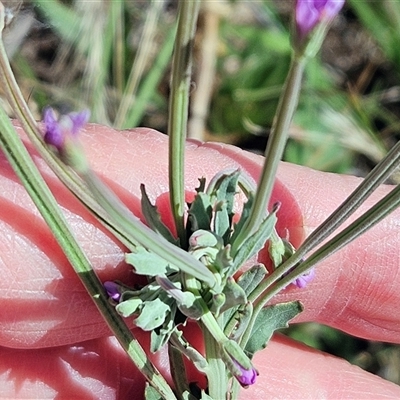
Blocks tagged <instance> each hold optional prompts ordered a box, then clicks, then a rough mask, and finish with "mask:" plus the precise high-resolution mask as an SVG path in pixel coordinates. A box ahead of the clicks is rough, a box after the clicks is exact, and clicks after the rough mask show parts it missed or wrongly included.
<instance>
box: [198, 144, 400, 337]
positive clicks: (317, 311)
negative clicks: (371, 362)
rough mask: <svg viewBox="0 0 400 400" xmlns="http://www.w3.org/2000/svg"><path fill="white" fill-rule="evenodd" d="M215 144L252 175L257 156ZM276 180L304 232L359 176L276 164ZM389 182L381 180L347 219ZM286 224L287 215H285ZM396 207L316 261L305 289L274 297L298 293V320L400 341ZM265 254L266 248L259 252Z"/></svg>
mask: <svg viewBox="0 0 400 400" xmlns="http://www.w3.org/2000/svg"><path fill="white" fill-rule="evenodd" d="M204 146H205V147H211V148H218V149H219V150H220V151H221V153H222V154H223V155H227V156H230V157H232V158H233V159H234V160H236V161H237V162H239V163H240V164H242V165H246V170H247V171H248V172H249V173H250V174H252V176H253V177H254V178H256V179H257V177H258V175H259V173H260V164H261V163H262V159H261V158H260V157H255V156H254V155H251V154H249V153H247V152H243V151H240V150H238V149H236V148H234V147H233V146H228V147H222V146H219V145H214V144H206V145H204ZM278 177H279V180H280V182H281V184H282V185H283V186H284V187H286V189H287V190H288V191H289V192H290V193H292V194H293V196H294V197H295V201H296V203H297V206H298V207H299V208H300V210H301V215H302V218H303V222H302V226H303V229H304V233H305V234H309V233H310V232H312V231H313V230H314V229H315V228H316V227H317V226H318V225H319V224H321V223H322V222H323V221H324V219H326V218H327V217H328V216H329V215H330V213H331V212H333V211H334V210H335V209H336V208H337V207H338V206H339V205H340V204H341V203H342V202H343V201H344V200H345V198H346V197H347V196H348V195H349V194H350V193H351V191H352V190H354V189H355V188H356V186H357V185H358V184H359V183H360V181H361V180H360V179H359V178H355V177H351V176H345V175H338V174H327V173H321V172H318V171H313V170H311V169H308V168H300V167H298V166H295V165H290V164H285V163H283V164H282V165H281V168H280V170H279V173H278ZM391 189H392V188H391V187H388V186H382V187H381V188H380V189H379V190H377V191H376V192H375V193H374V194H373V195H372V196H371V198H370V199H368V200H367V202H366V203H365V205H363V206H362V207H361V208H360V210H359V211H357V212H356V213H355V215H354V217H352V218H351V220H354V219H355V218H356V217H357V216H359V215H361V213H362V212H365V211H366V210H367V209H368V208H369V207H371V206H372V205H373V204H375V203H376V202H377V201H378V200H379V199H380V198H382V197H383V196H384V195H385V194H387V193H388V192H389V191H390V190H391ZM287 223H288V226H289V227H290V226H292V225H291V221H288V222H287ZM399 224H400V212H399V210H396V211H395V212H394V213H392V214H391V215H390V216H389V217H388V218H386V219H384V220H383V221H381V222H380V223H379V224H378V225H376V226H375V227H374V228H372V229H371V230H369V231H368V232H367V233H365V234H364V235H362V236H361V237H359V238H357V239H356V240H355V241H354V242H352V243H351V244H349V245H348V246H346V247H345V248H344V249H342V250H341V251H339V252H337V253H335V254H334V255H333V256H331V257H329V258H328V259H326V260H325V261H324V262H322V263H320V264H319V265H318V266H317V269H316V275H317V276H316V278H315V279H314V281H313V282H311V284H309V285H308V286H307V288H306V289H303V290H298V289H295V288H294V287H289V288H288V290H286V291H285V292H284V293H283V294H281V295H279V296H277V297H276V298H275V300H274V301H285V300H293V299H301V301H302V303H303V304H304V307H305V311H304V313H303V314H302V315H300V318H298V321H317V322H320V323H323V324H327V325H330V326H333V327H335V328H339V329H341V330H344V331H346V332H348V333H351V334H353V335H356V336H360V337H364V338H366V339H372V340H384V341H391V342H396V343H398V342H400V334H399V333H400V324H399V320H400V306H399V304H400V290H399V289H400V274H399V273H398V267H399V265H400V252H399V251H398V249H399V243H400V231H399V229H398V226H399ZM263 257H265V253H264V254H263Z"/></svg>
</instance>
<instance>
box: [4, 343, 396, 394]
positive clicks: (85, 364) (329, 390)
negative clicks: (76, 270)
mask: <svg viewBox="0 0 400 400" xmlns="http://www.w3.org/2000/svg"><path fill="white" fill-rule="evenodd" d="M21 359H23V360H24V362H21ZM154 361H155V362H156V364H157V367H158V368H159V369H160V370H161V371H162V373H163V374H165V375H166V377H167V378H168V376H169V374H168V370H167V367H166V365H167V363H166V352H165V351H162V352H161V353H160V354H159V356H158V357H157V359H155V360H154ZM254 363H255V365H256V366H257V368H258V370H259V373H260V375H259V377H258V379H257V382H256V384H255V385H253V386H250V387H249V388H248V389H246V390H243V391H242V393H241V398H243V399H269V398H276V399H303V398H311V399H316V398H337V399H355V398H357V399H363V398H365V399H367V398H368V399H398V398H399V397H400V388H399V387H398V386H397V385H394V384H392V383H390V382H387V381H385V380H383V379H381V378H379V377H377V376H375V375H372V374H370V373H368V372H365V371H363V370H361V369H360V368H358V367H356V366H353V365H351V364H349V363H347V362H346V361H344V360H341V359H338V358H335V357H333V356H330V355H327V354H324V353H322V352H318V351H316V350H313V349H310V348H308V347H306V346H304V345H300V344H298V343H296V342H294V341H292V340H289V339H287V338H284V337H281V336H278V337H275V338H274V339H273V340H272V341H271V342H270V343H269V345H268V347H267V348H266V349H265V350H264V351H263V352H261V353H258V354H256V356H255V359H254ZM189 379H190V378H189ZM191 379H196V378H194V377H192V378H191ZM0 387H1V396H2V398H9V399H16V398H18V399H24V398H41V399H45V398H58V399H72V398H76V399H78V398H79V399H81V400H86V399H88V400H89V399H90V400H92V399H99V400H102V399H107V400H112V399H127V398H132V399H135V398H139V397H142V395H141V394H142V393H143V390H144V379H143V377H142V376H141V375H140V373H139V372H138V370H137V369H136V368H135V367H134V366H133V365H132V364H131V362H130V361H129V360H128V358H127V356H126V354H125V353H124V352H123V350H122V349H121V348H120V347H119V345H118V344H117V343H116V341H115V339H114V338H102V339H97V340H92V341H87V342H84V343H79V344H75V345H70V346H61V347H53V348H47V349H32V350H26V349H25V350H19V349H10V348H0Z"/></svg>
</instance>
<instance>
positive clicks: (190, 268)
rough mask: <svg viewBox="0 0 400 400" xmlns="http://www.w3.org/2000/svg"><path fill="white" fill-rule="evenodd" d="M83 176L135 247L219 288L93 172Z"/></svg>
mask: <svg viewBox="0 0 400 400" xmlns="http://www.w3.org/2000/svg"><path fill="white" fill-rule="evenodd" d="M81 176H82V179H84V181H85V182H86V184H87V185H88V187H89V189H90V191H91V192H92V194H93V196H94V197H95V198H96V199H97V201H98V202H99V204H100V205H101V206H102V207H103V208H104V209H105V210H106V211H107V212H108V213H109V215H110V217H111V219H112V220H113V221H114V224H115V225H117V226H121V227H122V228H123V230H124V231H125V232H128V233H129V234H130V235H131V240H132V241H134V242H135V244H140V245H142V246H143V247H145V248H146V249H149V250H151V251H152V252H154V253H155V254H157V255H158V256H160V257H162V258H163V259H165V260H166V261H168V262H169V263H170V264H172V265H174V266H176V267H177V268H179V269H180V270H181V271H183V272H185V273H187V274H189V275H190V276H193V277H195V278H197V279H199V280H201V281H202V282H205V283H206V284H207V285H208V286H210V287H213V286H214V285H215V277H214V275H213V274H212V273H211V271H210V270H209V269H208V268H207V267H206V266H205V265H204V264H202V263H201V262H200V261H198V260H196V259H195V258H194V257H193V256H192V255H190V254H189V253H187V252H186V251H184V250H182V249H181V248H179V247H177V246H175V245H173V244H172V243H170V242H168V241H167V240H166V239H164V238H163V237H162V236H160V235H159V234H157V233H156V232H154V231H153V230H151V229H150V228H148V227H147V226H145V225H144V224H143V223H142V222H141V221H140V220H139V218H137V217H136V216H134V215H133V214H132V213H131V212H130V211H129V209H128V208H126V206H125V205H124V204H123V203H122V202H121V201H120V200H119V199H118V198H117V197H116V196H115V195H114V193H113V192H111V190H110V189H109V188H108V187H107V186H106V185H104V184H103V182H102V181H101V180H100V179H99V178H98V176H97V175H96V174H95V173H94V172H93V171H91V170H90V169H89V170H87V171H85V172H82V173H81Z"/></svg>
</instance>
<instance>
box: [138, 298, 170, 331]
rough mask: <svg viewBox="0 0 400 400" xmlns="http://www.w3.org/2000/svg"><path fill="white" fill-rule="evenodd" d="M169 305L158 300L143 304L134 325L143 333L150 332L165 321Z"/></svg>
mask: <svg viewBox="0 0 400 400" xmlns="http://www.w3.org/2000/svg"><path fill="white" fill-rule="evenodd" d="M169 308H170V307H169V305H168V304H166V303H164V302H163V301H162V300H160V299H159V298H156V299H154V300H152V301H146V302H144V306H143V308H142V310H141V312H140V315H139V316H138V317H137V318H136V319H135V325H136V326H137V327H139V328H142V329H143V330H144V331H151V330H153V329H155V328H157V327H159V326H160V325H162V323H163V322H164V321H165V317H166V315H167V313H168V311H169Z"/></svg>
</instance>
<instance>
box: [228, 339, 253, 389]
mask: <svg viewBox="0 0 400 400" xmlns="http://www.w3.org/2000/svg"><path fill="white" fill-rule="evenodd" d="M221 356H222V360H223V361H224V363H225V365H226V367H227V368H228V369H229V371H230V373H231V374H232V375H233V376H234V377H235V378H236V379H237V381H238V382H239V383H240V384H241V385H242V386H243V387H247V386H249V385H253V384H254V383H256V379H257V376H258V372H257V370H256V369H255V368H254V366H253V364H252V363H251V361H250V359H249V358H248V357H247V355H246V354H245V353H244V351H243V349H242V348H241V347H240V346H239V344H238V343H237V342H235V341H233V340H226V341H225V342H224V343H222V352H221Z"/></svg>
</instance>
